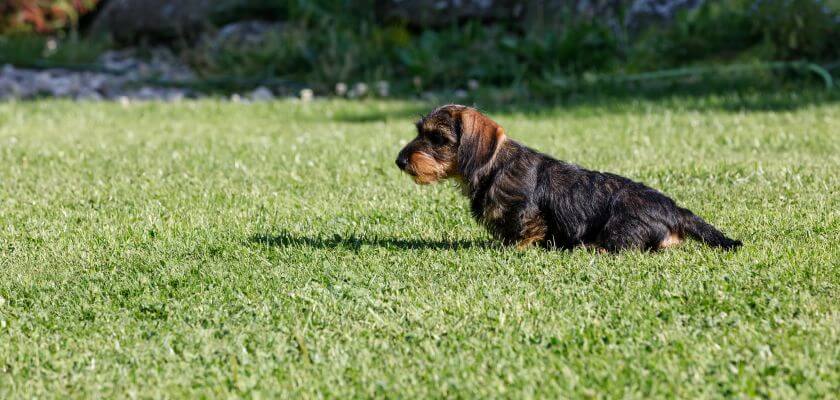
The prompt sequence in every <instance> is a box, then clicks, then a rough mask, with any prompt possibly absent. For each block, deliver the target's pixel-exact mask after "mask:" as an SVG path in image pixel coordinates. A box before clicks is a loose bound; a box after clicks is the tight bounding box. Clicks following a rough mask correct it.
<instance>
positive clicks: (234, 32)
mask: <svg viewBox="0 0 840 400" xmlns="http://www.w3.org/2000/svg"><path fill="white" fill-rule="evenodd" d="M283 26H284V24H283V23H282V22H266V21H240V22H234V23H232V24H228V25H225V26H223V27H222V28H221V29H219V30H218V31H216V32H207V33H205V34H204V35H203V37H202V42H203V45H204V46H209V47H210V48H211V49H217V50H218V49H225V48H242V47H253V46H261V45H263V44H265V41H266V40H269V38H270V36H271V35H276V34H278V33H279V32H281V31H282V30H283Z"/></svg>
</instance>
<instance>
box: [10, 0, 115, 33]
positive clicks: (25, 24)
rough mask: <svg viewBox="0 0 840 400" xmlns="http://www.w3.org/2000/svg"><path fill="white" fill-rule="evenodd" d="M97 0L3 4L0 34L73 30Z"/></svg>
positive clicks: (17, 0)
mask: <svg viewBox="0 0 840 400" xmlns="http://www.w3.org/2000/svg"><path fill="white" fill-rule="evenodd" d="M99 1H100V0H4V1H3V2H2V3H0V33H16V32H17V33H20V32H33V31H34V32H38V33H47V32H53V31H57V30H61V29H65V28H72V27H75V26H76V23H77V22H78V20H79V17H80V16H81V15H82V14H84V13H86V12H89V11H91V10H93V8H94V7H96V5H97V3H99Z"/></svg>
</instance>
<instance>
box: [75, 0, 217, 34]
mask: <svg viewBox="0 0 840 400" xmlns="http://www.w3.org/2000/svg"><path fill="white" fill-rule="evenodd" d="M216 3H217V2H216V1H213V0H177V1H175V0H110V1H108V2H106V3H105V5H104V6H102V9H101V10H100V11H99V13H98V15H97V16H96V19H95V20H94V21H93V24H92V26H91V30H92V31H93V32H94V33H104V34H108V35H110V36H111V37H112V38H113V39H114V40H116V41H118V42H122V43H136V42H139V41H142V40H143V39H144V38H172V37H178V36H185V37H190V36H196V35H197V34H198V33H199V32H201V30H202V29H204V28H205V27H207V26H208V25H209V24H208V22H207V21H208V20H209V16H210V14H211V13H212V11H213V9H214V6H216Z"/></svg>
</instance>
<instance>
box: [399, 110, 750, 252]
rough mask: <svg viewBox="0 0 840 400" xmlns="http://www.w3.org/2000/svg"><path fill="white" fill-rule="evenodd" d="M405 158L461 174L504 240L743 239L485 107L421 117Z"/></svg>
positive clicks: (426, 170)
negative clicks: (526, 141)
mask: <svg viewBox="0 0 840 400" xmlns="http://www.w3.org/2000/svg"><path fill="white" fill-rule="evenodd" d="M417 132H418V134H417V137H416V138H415V139H414V140H412V141H411V142H410V143H408V144H407V145H406V146H405V148H403V149H402V151H400V154H399V156H398V157H397V165H398V166H399V167H400V169H402V170H403V171H405V172H407V173H408V174H410V175H411V176H412V177H413V178H414V181H415V182H417V183H419V184H429V183H433V182H436V181H438V180H441V179H447V178H453V179H457V180H458V181H459V182H460V183H461V185H462V188H463V190H464V193H465V194H466V195H467V196H468V197H469V199H470V206H471V209H472V213H473V216H474V217H475V218H476V219H477V220H479V221H480V222H481V223H482V224H483V225H484V226H486V227H487V228H488V229H489V230H490V232H492V234H493V235H494V236H495V237H497V238H498V239H499V240H501V241H502V242H503V243H505V244H509V245H516V246H519V247H525V246H530V245H541V246H545V247H548V248H562V249H572V248H574V247H578V246H584V247H589V248H597V249H599V250H601V251H609V252H618V251H620V250H625V249H640V250H658V249H662V248H666V247H671V246H674V245H677V244H679V243H681V242H682V241H683V238H685V237H686V236H690V237H693V238H696V239H698V240H700V241H702V242H704V243H706V244H708V245H710V246H714V247H719V248H722V249H735V248H737V247H739V246H741V242H740V241H738V240H733V239H730V238H727V237H726V236H724V235H723V234H722V233H721V232H720V231H718V230H717V229H715V228H714V227H713V226H711V225H709V224H708V223H706V222H705V221H703V219H701V218H700V217H698V216H696V215H694V214H693V213H692V212H691V211H689V210H687V209H685V208H681V207H679V206H677V205H676V203H674V201H673V200H671V199H670V198H668V197H667V196H665V195H664V194H662V193H660V192H659V191H657V190H655V189H652V188H649V187H647V186H645V185H643V184H641V183H638V182H634V181H631V180H630V179H627V178H624V177H621V176H618V175H614V174H610V173H603V172H597V171H590V170H587V169H584V168H581V167H579V166H577V165H574V164H570V163H567V162H564V161H559V160H556V159H554V158H552V157H550V156H548V155H545V154H542V153H539V152H537V151H534V150H532V149H529V148H528V147H525V146H523V145H522V144H520V143H517V142H515V141H513V140H511V139H509V138H507V136H506V135H505V132H504V129H502V127H501V126H499V124H497V123H495V122H494V121H493V120H491V119H490V118H488V117H487V116H485V115H483V114H481V113H480V112H479V111H478V110H476V109H474V108H470V107H465V106H461V105H446V106H443V107H439V108H437V109H435V110H434V111H432V112H431V113H430V114H429V115H427V116H425V117H423V118H421V119H420V121H418V122H417Z"/></svg>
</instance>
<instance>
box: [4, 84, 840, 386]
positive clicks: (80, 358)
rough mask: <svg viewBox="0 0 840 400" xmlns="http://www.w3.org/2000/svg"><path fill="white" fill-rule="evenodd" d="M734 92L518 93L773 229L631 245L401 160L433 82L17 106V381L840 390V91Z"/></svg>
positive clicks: (712, 215)
mask: <svg viewBox="0 0 840 400" xmlns="http://www.w3.org/2000/svg"><path fill="white" fill-rule="evenodd" d="M733 96H735V95H726V96H723V97H716V96H708V97H703V98H694V99H678V98H673V99H668V100H667V101H626V102H620V101H616V102H611V103H609V104H607V105H600V104H578V105H575V106H573V107H563V106H559V107H555V108H548V109H546V108H543V109H539V110H518V111H516V112H512V113H506V112H503V110H502V109H500V108H496V109H494V111H493V114H492V116H493V117H494V118H495V119H497V120H498V121H499V122H500V123H502V124H503V125H504V126H505V127H506V128H507V130H508V132H510V136H511V137H513V138H516V139H519V140H521V141H523V142H525V143H527V144H529V145H531V146H533V147H536V148H538V149H540V150H543V151H546V152H548V153H551V154H553V155H555V156H558V157H560V158H563V159H568V160H572V161H575V162H578V163H581V164H583V165H586V166H588V167H591V168H595V169H601V170H609V171H613V172H618V173H621V174H623V175H626V176H629V177H632V178H635V179H638V180H642V181H644V182H647V183H649V184H651V185H653V186H655V187H658V188H660V189H662V190H663V191H665V192H666V193H669V194H670V195H672V196H673V197H674V198H676V199H677V200H678V201H679V202H680V203H681V204H683V205H685V206H687V207H689V208H691V209H693V210H694V211H695V212H697V213H698V214H699V215H702V216H703V217H704V218H706V219H707V220H709V221H710V222H712V223H713V224H715V225H716V226H719V227H720V228H721V229H722V230H724V231H725V232H727V233H729V234H731V235H732V236H733V237H735V238H738V239H741V240H743V241H744V242H745V247H744V248H743V250H742V251H739V252H737V253H722V252H717V251H713V250H710V249H707V248H704V247H702V246H700V245H698V244H697V243H693V242H692V243H687V244H686V245H685V246H682V247H680V248H677V249H673V250H669V251H667V252H663V253H658V254H645V253H634V252H630V253H625V254H621V255H617V256H604V255H598V254H595V253H591V252H587V251H575V252H547V251H542V250H539V249H530V250H527V251H515V250H511V249H507V248H503V247H500V246H498V245H497V244H495V243H494V242H492V241H491V240H490V238H489V237H488V235H487V234H486V233H485V232H484V231H483V229H481V228H480V227H479V226H477V225H476V224H475V223H474V222H473V221H472V220H471V219H470V217H469V211H468V209H467V204H466V201H465V200H464V199H463V198H461V197H460V195H459V194H458V193H457V191H456V190H455V189H454V188H452V187H450V186H451V185H449V184H440V185H435V186H431V187H417V186H414V185H413V184H412V183H411V182H410V180H408V179H407V178H406V177H404V176H402V175H400V174H399V173H398V171H397V169H396V168H395V167H394V166H393V158H394V157H395V154H396V152H397V151H398V150H399V148H400V147H401V145H402V144H403V143H405V142H406V141H407V140H409V139H410V138H411V136H412V134H413V132H412V129H413V128H412V124H411V122H412V118H413V117H412V116H411V113H413V112H414V111H415V110H417V109H421V110H422V109H425V108H426V107H428V105H424V104H418V103H410V102H355V103H354V102H342V101H325V102H316V103H313V104H300V103H293V102H275V103H266V104H251V105H245V104H232V103H224V102H215V101H200V102H185V103H178V104H158V103H144V104H133V105H131V106H129V107H126V108H124V107H121V106H120V105H118V104H99V103H87V104H86V103H70V102H60V101H42V102H31V103H4V104H0V193H2V194H3V195H2V197H0V298H2V300H0V397H3V398H9V397H67V396H70V397H92V396H110V397H123V396H132V395H137V396H141V397H195V396H213V397H221V396H245V397H257V396H262V397H274V396H278V397H290V396H305V397H316V396H319V395H322V396H327V397H376V396H380V397H386V396H387V397H442V396H451V397H457V396H460V397H467V396H469V397H487V396H510V397H532V396H539V397H558V396H559V397H583V396H595V397H631V398H632V397H635V398H645V397H651V396H662V397H665V396H669V397H671V396H676V397H690V398H694V397H721V396H762V397H777V398H790V397H830V396H831V393H837V392H838V390H840V387H838V382H840V363H838V361H837V360H839V359H840V339H838V338H840V335H838V329H840V320H838V317H840V315H838V311H840V310H838V303H837V300H836V299H837V294H838V292H840V291H838V289H840V273H838V272H840V271H838V260H840V257H838V256H840V254H838V253H840V249H838V246H837V243H838V231H840V221H838V212H837V210H838V206H840V200H838V196H837V193H838V189H839V188H838V171H840V168H838V167H840V157H839V156H838V154H840V148H839V147H840V144H838V140H837V132H838V131H840V112H839V111H840V109H838V105H837V104H836V103H834V102H830V101H821V99H823V98H821V97H820V96H819V95H816V97H813V96H815V95H813V94H809V93H795V92H794V93H790V94H789V95H787V96H788V99H787V101H789V102H790V103H793V104H797V106H796V107H791V108H789V109H788V108H784V107H782V108H774V110H775V111H773V112H767V111H749V110H744V109H742V110H740V111H737V110H728V109H726V108H720V107H704V106H702V105H704V104H727V103H731V102H736V101H738V99H737V98H734V97H733ZM802 96H806V97H807V96H811V97H809V98H814V99H815V100H814V101H808V102H804V103H800V102H799V99H801V97H802ZM784 101H785V95H784V94H778V95H776V97H774V98H773V99H772V102H774V103H778V102H784ZM756 102H757V103H760V102H761V101H760V99H757V100H756ZM370 115H373V116H374V118H368V117H366V116H370Z"/></svg>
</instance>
